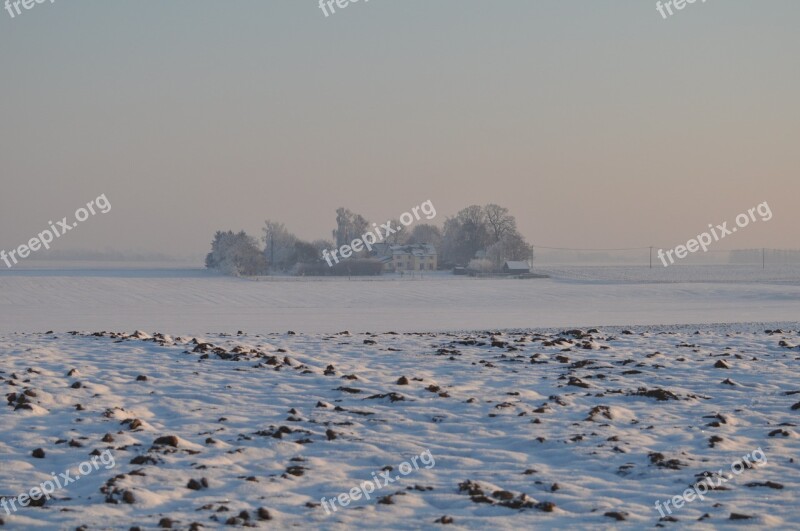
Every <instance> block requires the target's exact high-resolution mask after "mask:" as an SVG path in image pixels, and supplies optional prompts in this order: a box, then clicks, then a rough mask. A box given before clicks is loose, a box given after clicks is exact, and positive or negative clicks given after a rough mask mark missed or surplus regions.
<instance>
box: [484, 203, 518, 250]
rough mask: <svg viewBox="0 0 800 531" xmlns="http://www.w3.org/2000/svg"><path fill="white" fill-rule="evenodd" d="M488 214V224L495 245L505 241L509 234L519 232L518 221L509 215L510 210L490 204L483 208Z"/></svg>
mask: <svg viewBox="0 0 800 531" xmlns="http://www.w3.org/2000/svg"><path fill="white" fill-rule="evenodd" d="M483 211H484V213H485V214H486V223H487V225H488V226H489V232H490V233H491V235H492V239H493V240H494V243H497V242H499V241H501V240H502V239H503V237H504V236H506V235H507V234H513V233H515V232H517V220H516V219H514V216H512V215H510V214H509V213H508V209H507V208H505V207H501V206H500V205H495V204H489V205H486V206H485V207H484V208H483Z"/></svg>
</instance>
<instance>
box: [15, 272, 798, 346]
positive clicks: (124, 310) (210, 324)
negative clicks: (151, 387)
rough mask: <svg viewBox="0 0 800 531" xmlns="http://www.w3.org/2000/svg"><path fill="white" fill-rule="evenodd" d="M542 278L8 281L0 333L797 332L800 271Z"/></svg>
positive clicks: (46, 276)
mask: <svg viewBox="0 0 800 531" xmlns="http://www.w3.org/2000/svg"><path fill="white" fill-rule="evenodd" d="M537 271H540V270H537ZM541 271H543V272H545V273H548V274H550V275H551V278H547V279H531V280H500V279H472V278H465V277H455V276H453V275H447V274H437V275H427V276H425V277H424V278H423V279H421V280H420V279H408V278H405V279H403V280H400V279H398V278H397V277H393V276H386V277H381V278H379V279H375V278H368V279H359V280H347V279H333V278H324V279H319V278H317V279H297V278H292V277H289V278H280V277H278V278H276V279H274V280H267V281H252V280H242V279H234V278H226V277H219V276H214V275H211V274H209V273H206V272H204V271H202V270H199V269H195V270H186V269H174V268H169V269H168V268H162V269H133V268H129V269H123V270H118V269H100V268H95V269H85V268H84V269H78V270H71V269H56V270H54V269H37V270H30V269H28V270H25V269H14V270H9V271H2V272H0V331H6V332H22V331H29V332H43V331H47V330H55V331H58V330H62V331H64V330H73V329H75V330H98V329H106V330H132V329H137V328H140V329H143V330H173V331H179V332H181V333H184V334H187V333H192V334H203V333H207V332H236V331H238V330H246V331H257V332H280V331H286V330H289V329H292V330H296V331H298V332H301V331H302V332H336V331H339V330H344V329H348V330H351V331H353V332H373V331H385V330H395V331H410V332H415V331H443V330H475V329H486V328H498V329H501V328H530V327H556V326H558V327H569V326H606V325H619V326H625V325H637V324H682V323H731V322H753V321H759V322H764V321H766V322H776V321H796V320H797V319H798V310H800V303H798V301H800V266H794V267H787V266H783V267H777V266H775V267H770V268H768V269H766V270H763V271H762V270H761V269H760V268H757V267H748V266H744V267H742V266H724V267H709V266H673V267H670V268H663V267H661V268H655V267H654V268H653V269H652V270H650V269H647V268H631V267H583V268H578V267H561V268H553V267H549V268H542V270H541Z"/></svg>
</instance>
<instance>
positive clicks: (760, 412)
mask: <svg viewBox="0 0 800 531" xmlns="http://www.w3.org/2000/svg"><path fill="white" fill-rule="evenodd" d="M756 328H757V327H754V326H750V327H743V326H730V325H728V326H704V327H642V328H636V329H634V330H633V333H631V334H627V333H623V330H622V329H616V328H607V329H602V330H599V331H596V332H592V333H591V334H590V335H588V336H586V337H579V335H578V334H573V335H569V334H564V333H558V334H556V333H543V334H541V335H539V334H538V333H537V332H534V331H520V332H513V333H512V332H507V333H494V334H489V333H436V334H391V333H380V334H375V335H367V334H336V335H326V334H296V335H292V334H288V333H276V334H242V335H233V336H229V335H224V336H216V335H207V336H203V337H197V338H189V337H188V336H183V337H180V336H178V335H173V336H172V338H170V337H166V336H161V335H158V334H157V333H155V332H154V331H144V332H145V333H139V334H132V333H129V334H113V335H111V334H108V333H105V334H102V333H101V334H96V335H91V334H62V333H56V334H5V335H2V336H0V350H2V352H3V356H2V357H0V378H2V379H0V383H3V384H7V385H6V387H7V392H9V393H11V392H16V393H19V392H21V391H23V390H33V391H34V392H35V394H36V396H35V397H32V398H30V402H29V403H31V404H33V405H35V406H36V407H35V410H28V409H24V408H19V409H14V407H12V406H13V404H10V405H9V406H2V409H0V415H2V416H1V417H0V422H2V425H3V427H4V429H3V435H2V438H0V447H1V448H2V454H3V466H2V467H1V468H0V485H2V486H3V487H2V488H3V494H5V495H7V496H9V495H10V496H13V495H16V494H19V493H22V492H25V491H27V490H29V489H30V488H31V487H33V486H36V485H37V484H38V483H39V482H41V481H44V480H47V479H49V477H50V474H51V472H61V471H64V470H66V469H68V468H70V469H72V470H73V473H74V470H76V468H77V466H78V464H79V463H81V462H82V461H85V460H87V459H89V454H90V452H92V451H93V450H98V451H100V452H103V451H105V450H110V451H111V452H112V455H113V456H114V460H115V464H116V466H115V467H114V468H113V469H110V470H107V469H105V468H104V467H101V468H99V470H97V471H94V472H92V473H91V474H89V475H86V476H84V477H81V478H80V480H78V481H76V482H75V483H72V484H71V485H69V486H68V487H66V488H65V489H63V490H60V491H58V492H56V493H55V499H53V500H51V501H49V502H48V503H47V504H46V505H45V506H44V507H41V508H34V507H28V508H25V509H23V510H20V511H18V512H17V513H14V514H12V515H6V514H0V518H3V519H4V520H5V524H6V527H8V528H11V529H23V528H24V529H37V528H41V529H45V528H61V529H74V528H76V527H77V526H80V525H88V526H89V528H96V527H108V526H112V527H113V528H119V529H127V528H128V527H130V526H133V525H138V526H141V527H142V528H148V529H154V528H156V527H157V526H158V523H159V522H160V521H161V519H162V518H170V519H171V520H172V521H173V522H174V524H175V525H176V526H177V527H180V528H183V529H186V528H188V527H189V525H190V524H191V523H193V522H198V523H201V524H203V525H204V526H206V527H207V528H214V527H221V526H222V524H224V523H225V522H226V521H227V520H228V519H229V518H232V517H236V516H237V515H239V514H240V513H241V511H247V513H248V516H249V517H250V521H251V522H253V523H256V524H258V525H259V527H277V528H288V527H299V528H303V529H307V528H326V529H352V528H355V527H358V528H376V529H409V528H410V529H420V528H433V527H435V526H436V524H434V521H435V520H437V519H439V518H440V517H442V516H448V517H451V518H453V519H454V523H453V528H455V529H467V528H469V529H473V528H485V527H489V526H491V527H496V528H500V529H512V528H514V529H516V528H535V529H553V528H570V529H577V528H580V529H599V528H608V527H613V526H620V527H622V526H625V527H627V526H629V525H633V526H635V527H639V528H641V527H653V526H654V525H655V524H656V523H658V520H659V518H660V515H659V514H658V512H657V511H656V509H655V508H654V503H655V501H656V500H661V501H662V502H663V501H664V500H667V499H669V498H672V497H673V496H676V495H679V494H681V493H682V492H683V491H684V490H685V489H686V488H687V487H688V486H689V485H690V484H692V483H694V482H695V481H697V479H696V475H697V474H699V473H701V472H704V471H710V472H716V471H717V470H719V469H725V470H729V467H730V464H731V463H733V462H734V461H736V460H737V459H738V458H740V457H742V456H744V455H747V454H749V453H751V452H753V451H754V450H757V449H758V448H761V449H762V450H763V452H764V455H765V456H766V463H765V464H763V465H762V466H759V467H756V468H753V469H750V470H745V471H744V472H743V473H742V474H741V475H740V476H737V477H734V478H732V479H730V480H729V481H728V482H727V483H726V484H725V486H726V487H727V488H728V489H729V490H717V491H713V492H710V493H709V494H708V495H707V498H706V499H705V500H704V501H701V500H695V501H693V502H691V503H687V504H686V505H685V506H684V507H682V508H680V509H675V510H674V512H673V516H674V517H675V518H677V519H678V522H677V523H673V524H670V523H666V522H665V525H667V526H668V527H669V526H675V527H676V528H677V527H678V526H685V525H687V524H692V525H693V527H695V528H697V529H719V528H734V527H735V528H742V527H750V528H760V527H766V526H781V527H787V528H788V527H791V526H793V525H796V523H797V522H798V520H799V519H800V509H798V506H797V504H796V492H797V488H798V487H799V486H800V470H799V469H798V468H799V467H800V464H798V463H797V462H796V461H795V459H796V456H797V452H798V449H800V442H798V441H799V440H800V439H798V433H797V431H796V430H797V428H796V418H797V415H798V414H800V413H798V412H797V411H793V410H792V409H791V406H793V405H794V404H797V403H799V402H798V401H800V385H799V384H798V381H800V379H799V378H798V376H800V375H799V374H798V368H797V367H798V364H797V361H798V359H800V351H798V349H797V348H788V346H782V345H781V341H783V342H784V345H789V346H790V345H793V344H796V343H798V342H800V337H799V335H800V334H798V332H796V331H791V332H790V331H788V330H783V331H780V332H778V333H772V334H767V333H765V332H764V331H763V330H760V329H756ZM796 328H797V326H795V329H796ZM131 332H133V331H132V330H131ZM174 332H175V333H176V334H177V332H179V331H174ZM148 337H150V339H148ZM559 339H560V340H559ZM554 340H558V341H554ZM365 341H366V342H365ZM198 343H199V344H204V343H210V345H207V346H202V345H200V346H198ZM237 347H239V348H238V349H237ZM509 347H513V349H512V348H509ZM215 349H219V350H215ZM441 349H445V350H441ZM237 354H238V356H237ZM222 358H228V359H222ZM237 358H238V359H237ZM719 360H725V362H726V364H728V365H729V366H730V368H729V369H721V368H715V363H716V362H717V361H719ZM329 365H332V366H333V371H330V370H329V371H328V372H329V374H327V375H326V374H325V372H326V368H328V366H329ZM72 369H77V371H78V372H77V373H73V375H72V376H68V375H67V373H68V372H69V371H70V370H72ZM139 375H145V376H146V377H147V380H144V381H137V377H138V376H139ZM401 376H406V377H407V378H408V380H409V384H408V385H400V384H398V379H399V378H400V377H401ZM725 380H728V381H730V382H733V383H734V385H728V384H726V383H723V382H724V381H725ZM75 382H80V383H81V384H82V386H81V387H77V388H73V384H74V383H75ZM431 386H436V387H431ZM345 388H346V389H349V390H350V391H353V390H358V391H359V392H358V393H353V392H347V391H346V390H345ZM641 388H645V389H646V390H651V391H652V390H658V389H664V390H666V391H669V392H671V393H674V394H675V395H676V397H677V399H676V400H665V401H659V400H657V399H656V398H652V397H648V396H637V394H635V393H637V392H638V391H639V390H640V389H641ZM389 393H396V394H397V395H394V396H395V398H396V397H397V396H400V397H402V398H403V400H396V401H392V400H391V399H390V396H386V397H384V398H377V397H375V395H387V394H389ZM792 393H797V394H792ZM76 404H81V405H82V406H83V408H84V409H83V410H81V411H79V410H77V409H76V407H75V406H76ZM321 406H325V407H321ZM336 406H338V408H341V409H339V410H337V409H335V407H336ZM598 406H603V407H606V408H608V409H607V410H605V411H607V413H608V416H610V417H611V418H607V417H608V416H606V415H604V414H603V408H602V407H600V408H598ZM293 410H294V411H293ZM717 415H721V416H722V417H723V418H724V419H725V422H724V423H721V424H719V425H718V426H717V427H712V426H711V423H712V421H714V420H715V419H717V418H719V417H717ZM134 419H138V420H140V421H141V425H140V426H139V427H137V428H135V429H131V426H132V424H130V422H128V423H127V424H125V423H123V422H124V421H126V420H127V421H131V420H134ZM280 427H286V428H288V431H289V433H284V434H283V435H282V436H281V437H280V438H278V437H274V436H271V435H272V434H274V433H276V432H278V431H279V428H280ZM328 430H332V431H333V433H334V435H335V438H331V437H329V436H328ZM776 430H777V433H776ZM105 434H110V435H111V436H112V437H113V441H112V442H108V443H106V442H102V440H101V439H102V438H103V437H104V435H105ZM770 434H773V435H770ZM784 434H785V435H784ZM170 435H174V436H176V437H177V441H178V442H177V447H175V448H173V447H171V446H159V445H154V441H155V440H156V439H157V438H159V437H164V436H170ZM712 436H718V437H721V441H719V442H717V443H716V445H715V447H713V448H712V447H711V446H710V441H711V437H712ZM209 438H210V439H209ZM58 440H63V441H70V440H75V441H78V442H80V443H81V444H82V447H71V446H69V445H68V444H66V442H64V443H58V442H57V441H58ZM35 448H43V449H44V450H45V451H46V457H45V458H44V459H35V458H32V457H31V452H32V450H33V449H35ZM426 450H429V451H430V452H431V455H432V456H433V458H434V460H435V465H434V466H432V467H431V468H426V467H424V466H420V467H419V470H414V471H412V472H411V473H409V474H408V475H407V476H405V477H402V478H401V479H399V480H398V481H395V482H394V483H392V484H390V485H387V486H385V487H383V488H381V489H377V490H376V491H375V493H374V494H373V497H372V499H370V500H363V499H362V500H359V501H356V502H353V503H352V504H351V505H350V506H348V507H346V508H338V510H337V511H336V512H335V513H333V514H331V515H328V514H326V512H325V511H324V510H323V509H322V507H320V506H319V505H318V504H319V503H320V499H321V498H323V497H325V498H326V499H327V500H330V499H331V498H334V497H336V496H337V495H338V494H339V493H342V492H348V491H350V489H352V488H353V487H355V486H357V485H358V484H360V483H362V482H364V481H369V480H370V479H371V478H372V473H373V472H380V471H381V470H382V469H383V467H385V466H392V467H393V471H392V475H393V476H397V475H398V474H397V467H398V465H399V464H400V463H402V462H404V461H408V460H410V459H411V458H412V457H414V456H418V455H419V454H421V453H423V452H425V451H426ZM656 453H661V454H663V460H664V461H668V460H671V459H677V460H678V461H679V462H680V465H679V466H678V468H677V469H672V468H668V467H664V466H659V464H658V463H659V460H658V459H657V458H654V457H652V455H653V454H656ZM142 455H147V456H151V457H152V458H153V459H154V460H155V464H153V463H150V464H147V463H146V464H131V460H132V459H133V458H135V457H136V456H142ZM293 466H300V467H303V469H302V470H300V472H302V475H293V474H290V473H287V470H288V469H289V468H290V467H293ZM295 470H298V469H295ZM132 473H133V474H132ZM117 475H121V476H117ZM115 476H117V479H116V480H113V484H112V485H111V486H110V487H109V488H108V489H107V493H106V494H104V493H101V492H100V489H101V488H102V487H103V486H104V485H105V484H106V483H107V482H108V481H109V480H112V479H113V478H114V477H115ZM248 478H250V479H248ZM192 479H195V480H197V481H198V482H201V481H202V480H203V479H206V481H207V484H208V487H207V488H200V489H199V490H192V489H189V488H187V484H188V482H189V481H190V480H192ZM468 480H469V481H472V482H474V483H477V485H478V488H480V489H481V491H482V492H484V493H485V495H486V497H487V499H488V500H489V503H478V501H479V500H480V497H475V498H473V497H471V496H470V494H469V493H468V492H463V491H460V490H459V485H462V484H464V483H465V482H467V481H468ZM768 481H771V482H774V483H776V484H780V485H782V486H783V488H780V489H778V488H769V487H765V486H758V484H763V483H766V482H768ZM555 484H557V486H556V487H554V485H555ZM416 487H420V489H417V488H416ZM429 487H430V488H432V490H427V489H428V488H429ZM422 488H424V489H425V490H422ZM126 491H130V492H131V493H132V494H133V501H134V503H132V504H128V503H123V502H121V501H120V500H121V499H122V496H123V494H124V493H125V492H126ZM501 491H507V492H509V493H511V494H510V495H513V496H514V499H513V500H512V501H520V500H522V501H523V502H526V503H527V504H528V505H530V507H527V508H521V509H520V508H510V507H505V506H502V505H501V502H502V497H503V494H502V492H501ZM523 494H524V495H525V496H522V495H523ZM106 495H108V496H109V499H110V500H111V501H117V502H119V503H106ZM389 495H391V498H390V501H391V502H393V503H389V504H387V503H378V500H379V499H381V498H383V497H385V496H389ZM521 496H522V497H521ZM384 501H387V499H384ZM546 502H549V503H552V504H554V506H553V510H552V512H546V511H545V510H543V509H544V507H546V505H544V504H545V503H546ZM259 508H264V509H266V510H267V511H268V512H269V515H270V517H271V518H272V520H269V521H261V520H258V518H257V511H258V509H259ZM226 509H227V510H226ZM615 512H616V513H621V514H622V515H623V516H624V517H625V518H626V521H625V522H617V520H616V519H614V518H613V517H611V516H607V515H606V513H615ZM732 513H737V514H743V515H746V516H750V517H752V518H751V519H749V520H735V521H734V520H729V518H730V515H731V514H732ZM705 514H708V515H709V516H708V517H707V518H706V519H704V520H703V521H702V522H698V518H701V517H702V516H703V515H705ZM215 519H216V520H215ZM232 523H236V524H238V525H241V524H242V523H244V520H240V521H238V522H232Z"/></svg>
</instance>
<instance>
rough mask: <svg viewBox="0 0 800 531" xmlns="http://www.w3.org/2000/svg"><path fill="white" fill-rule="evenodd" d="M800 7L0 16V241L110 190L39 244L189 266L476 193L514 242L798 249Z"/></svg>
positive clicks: (540, 4)
mask: <svg viewBox="0 0 800 531" xmlns="http://www.w3.org/2000/svg"><path fill="white" fill-rule="evenodd" d="M798 20H800V3H799V2H797V1H796V0H769V1H766V2H763V1H762V2H756V1H753V0H724V1H722V0H708V1H707V2H706V3H700V2H698V3H695V4H693V5H687V7H686V8H685V9H684V10H682V11H680V12H678V13H676V15H675V16H673V17H671V18H670V19H668V20H663V19H662V17H661V16H660V15H659V14H658V12H657V11H656V8H655V1H650V0H625V1H619V0H605V1H598V0H585V1H569V0H551V1H544V0H492V1H488V0H484V1H477V0H435V1H433V0H371V1H369V2H366V3H365V2H364V0H362V1H361V2H358V3H356V4H352V5H350V6H348V7H347V8H346V9H344V10H337V12H336V13H335V14H334V15H332V16H330V17H328V18H325V16H324V14H323V13H322V11H321V10H320V9H319V8H318V5H317V1H316V0H246V1H245V0H229V1H225V2H221V1H211V0H170V1H169V2H142V1H133V0H124V1H114V2H110V1H102V2H101V1H99V0H96V1H91V2H90V1H86V0H55V3H53V4H50V3H49V2H46V3H43V4H37V5H36V6H35V7H34V8H33V9H32V10H30V11H24V12H23V13H22V15H19V16H17V17H16V18H13V19H12V18H11V17H10V16H9V15H8V13H7V12H6V11H4V10H3V11H0V50H2V51H1V52H0V75H1V76H2V80H3V97H2V98H0V161H1V162H2V166H0V172H1V173H0V248H5V249H11V248H14V247H16V246H17V245H19V244H22V243H25V242H27V241H28V239H30V238H31V237H33V236H35V235H36V234H37V233H39V232H40V231H41V230H43V229H44V228H46V227H47V222H48V221H50V220H56V219H61V218H62V217H63V216H70V217H71V216H72V215H73V213H74V211H75V209H77V208H78V207H80V206H82V205H84V204H85V203H86V202H87V201H89V200H91V199H93V198H95V197H97V196H98V195H100V194H103V193H104V194H106V196H107V198H108V199H109V201H110V202H111V205H112V210H111V212H110V213H108V214H106V215H103V216H96V217H94V218H90V219H89V220H88V221H87V222H85V223H84V224H82V225H81V226H80V227H79V228H78V229H77V230H73V231H72V232H71V233H69V234H68V235H65V236H64V237H63V238H62V239H60V240H58V241H57V248H59V249H100V250H103V249H109V248H110V249H117V250H124V251H136V252H143V251H152V252H163V253H169V254H174V255H184V256H185V255H199V254H201V253H205V252H207V250H208V248H209V245H210V240H211V236H212V234H213V232H214V231H215V230H216V229H223V228H224V229H234V230H240V229H244V230H246V231H248V232H250V233H252V234H254V235H259V236H260V231H261V226H262V224H263V221H264V219H266V218H270V219H275V220H279V221H282V222H284V223H285V224H286V225H287V227H289V229H290V230H292V231H293V232H295V233H296V234H297V235H298V236H300V237H303V238H308V239H314V238H319V237H330V231H331V229H332V228H333V226H334V222H335V213H334V211H335V209H336V208H337V207H339V206H345V207H348V208H350V209H352V210H354V211H356V212H359V213H362V214H363V215H365V216H366V217H367V218H369V219H370V220H371V221H377V222H379V223H382V222H384V221H386V220H387V219H390V218H396V217H397V216H398V215H399V214H400V213H402V212H403V211H405V210H408V209H410V208H411V207H413V206H415V205H418V204H419V203H420V202H422V201H425V200H427V199H430V200H432V201H433V203H434V204H435V205H436V208H437V211H438V217H437V218H436V220H435V221H438V222H439V223H440V224H441V223H442V222H443V221H444V219H445V217H446V216H448V215H452V214H454V213H455V212H456V211H457V210H458V209H460V208H461V207H464V206H467V205H470V204H475V203H478V204H485V203H488V202H495V203H499V204H501V205H504V206H507V207H509V208H510V209H511V211H512V213H513V214H514V215H515V216H516V217H517V221H518V224H519V228H520V230H521V231H522V233H523V234H524V235H525V236H526V237H527V238H528V240H529V241H530V242H532V243H534V244H538V245H551V246H565V247H638V246H647V245H655V246H665V247H666V246H670V247H671V246H674V245H677V244H679V243H685V242H686V240H687V239H689V238H691V237H693V236H694V235H696V234H697V233H698V232H700V231H702V230H704V229H705V228H706V227H707V225H708V223H721V222H722V221H725V220H730V221H732V220H733V218H734V217H735V216H736V215H737V214H739V213H740V212H742V211H743V210H746V209H747V208H750V207H753V206H755V205H756V204H758V203H761V202H763V201H768V202H769V205H770V206H771V208H772V211H773V213H774V218H773V219H772V220H771V221H769V222H768V223H757V224H754V225H753V226H751V227H748V228H747V230H745V231H740V232H739V233H737V234H736V235H734V236H732V237H730V238H728V239H727V240H726V241H725V242H721V243H720V244H719V248H723V247H724V248H743V247H761V246H767V247H781V248H798V247H800V244H799V243H798V241H797V240H798V238H797V234H798V231H797V228H798V225H800V208H798V206H797V199H798V197H800V184H798V183H799V179H798V168H800V104H798V94H800V61H798V52H800V32H798V31H797V23H798Z"/></svg>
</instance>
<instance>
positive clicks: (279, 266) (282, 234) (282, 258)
mask: <svg viewBox="0 0 800 531" xmlns="http://www.w3.org/2000/svg"><path fill="white" fill-rule="evenodd" d="M262 231H263V232H264V236H263V237H262V241H263V242H264V256H265V257H266V259H267V262H268V263H269V267H270V269H272V270H277V271H286V270H288V269H289V268H290V267H292V266H293V265H294V264H295V262H297V258H296V248H295V244H296V243H297V238H296V237H295V235H294V234H292V233H290V232H289V231H288V230H286V227H285V226H284V225H283V223H278V222H276V221H270V220H266V221H265V222H264V228H263V229H262Z"/></svg>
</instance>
